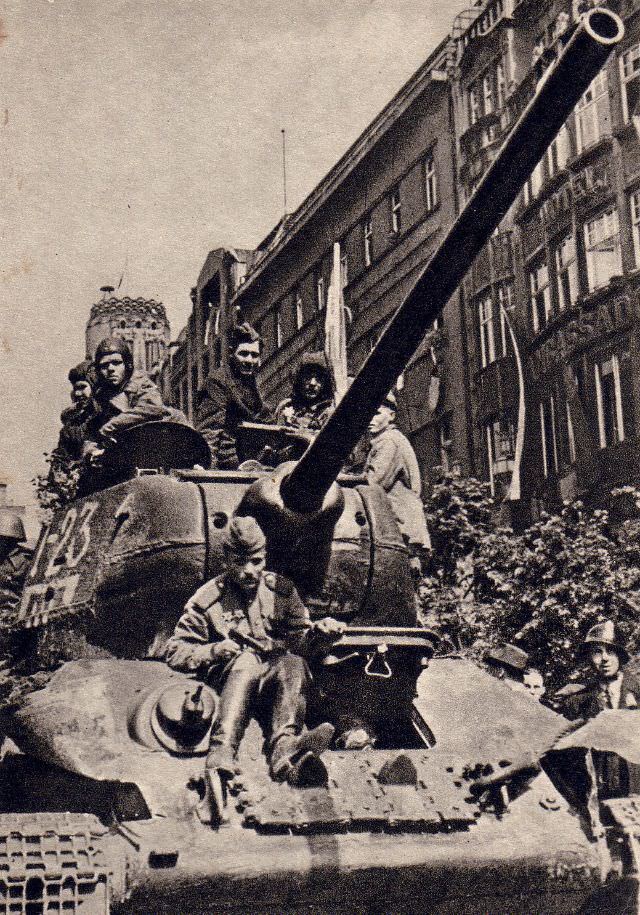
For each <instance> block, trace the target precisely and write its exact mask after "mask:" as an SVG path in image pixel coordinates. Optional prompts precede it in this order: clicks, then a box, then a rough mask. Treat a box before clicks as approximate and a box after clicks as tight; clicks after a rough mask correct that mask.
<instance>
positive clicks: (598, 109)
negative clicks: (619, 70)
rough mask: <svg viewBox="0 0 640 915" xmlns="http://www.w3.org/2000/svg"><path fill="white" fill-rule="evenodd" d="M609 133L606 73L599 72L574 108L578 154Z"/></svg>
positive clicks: (609, 118) (604, 71)
mask: <svg viewBox="0 0 640 915" xmlns="http://www.w3.org/2000/svg"><path fill="white" fill-rule="evenodd" d="M610 132H611V117H610V114H609V88H608V83H607V71H606V70H601V71H600V73H598V75H597V76H596V78H595V79H594V81H593V82H592V83H591V85H590V86H589V88H588V89H587V91H586V92H585V94H584V95H583V96H582V98H581V99H580V101H579V102H578V104H577V106H576V144H577V147H578V153H581V152H583V150H585V149H588V148H589V147H590V146H593V145H594V143H597V142H598V140H600V139H602V137H605V136H608V135H609V133H610Z"/></svg>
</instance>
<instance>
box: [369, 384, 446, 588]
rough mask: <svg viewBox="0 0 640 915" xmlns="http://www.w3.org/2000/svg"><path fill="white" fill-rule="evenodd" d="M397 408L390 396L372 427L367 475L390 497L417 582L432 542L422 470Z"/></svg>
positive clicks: (370, 480) (396, 403)
mask: <svg viewBox="0 0 640 915" xmlns="http://www.w3.org/2000/svg"><path fill="white" fill-rule="evenodd" d="M397 408H398V402H397V400H396V398H395V395H394V394H388V395H387V397H386V398H385V400H384V402H383V404H382V405H381V406H380V407H379V408H378V410H377V412H376V414H375V415H374V417H373V419H372V420H371V422H370V423H369V433H370V436H371V447H370V449H369V453H368V455H367V460H366V463H365V468H364V472H365V475H366V477H367V481H368V482H369V483H377V484H378V485H379V486H381V487H382V488H383V489H384V491H385V492H386V493H387V495H388V496H389V501H390V502H391V506H392V508H393V512H394V514H395V516H396V520H397V521H398V524H399V526H400V530H401V531H402V535H403V537H404V539H405V541H406V543H407V544H408V546H409V550H410V552H411V556H412V567H413V570H414V574H415V576H416V580H417V579H418V578H419V576H420V574H421V571H422V564H423V561H424V558H425V556H426V553H427V551H428V550H429V549H431V538H430V536H429V530H428V528H427V522H426V519H425V515H424V507H423V505H422V501H421V499H420V495H421V493H422V480H421V478H420V468H419V467H418V461H417V458H416V455H415V452H414V450H413V447H412V445H411V442H410V441H409V439H408V438H407V437H406V436H405V435H403V434H402V432H401V431H400V430H399V429H398V427H397V426H396V411H397Z"/></svg>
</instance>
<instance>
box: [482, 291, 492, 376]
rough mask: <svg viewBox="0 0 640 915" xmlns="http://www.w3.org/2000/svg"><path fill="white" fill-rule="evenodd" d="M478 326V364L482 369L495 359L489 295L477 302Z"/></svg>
mask: <svg viewBox="0 0 640 915" xmlns="http://www.w3.org/2000/svg"><path fill="white" fill-rule="evenodd" d="M478 326H479V329H480V364H481V366H482V368H483V369H484V368H486V367H487V366H488V365H489V363H490V362H494V361H495V358H496V343H495V338H494V333H493V302H492V300H491V295H486V296H484V297H483V298H482V299H480V301H479V302H478Z"/></svg>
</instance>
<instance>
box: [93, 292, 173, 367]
mask: <svg viewBox="0 0 640 915" xmlns="http://www.w3.org/2000/svg"><path fill="white" fill-rule="evenodd" d="M111 336H113V337H120V338H122V339H123V340H126V341H127V343H128V344H129V346H130V347H131V351H132V353H133V364H134V368H135V369H136V370H137V371H142V372H146V373H147V374H148V375H150V376H151V377H157V375H158V373H159V371H160V366H161V364H162V362H163V360H164V358H165V354H166V352H167V348H168V346H169V341H170V340H171V328H170V326H169V321H168V320H167V313H166V311H165V307H164V305H163V304H162V302H156V301H155V300H154V299H142V298H139V299H131V298H129V297H128V296H125V297H124V298H122V299H118V298H115V297H114V296H111V297H107V295H106V294H105V296H104V298H103V299H102V300H101V301H100V302H96V303H95V305H92V306H91V313H90V315H89V320H88V322H87V327H86V332H85V340H86V352H87V359H93V356H94V353H95V351H96V347H97V346H98V344H99V343H100V341H101V340H104V338H105V337H111Z"/></svg>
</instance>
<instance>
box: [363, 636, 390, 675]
mask: <svg viewBox="0 0 640 915" xmlns="http://www.w3.org/2000/svg"><path fill="white" fill-rule="evenodd" d="M388 651H389V646H388V645H387V644H386V643H385V642H382V643H381V644H380V645H376V650H375V651H372V652H371V654H368V655H367V663H366V665H365V668H364V672H365V674H366V675H367V676H368V677H380V678H381V679H383V680H388V679H389V678H390V677H392V676H393V671H392V670H391V668H390V667H389V662H388V661H387V657H386V656H387V652H388Z"/></svg>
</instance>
